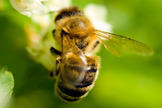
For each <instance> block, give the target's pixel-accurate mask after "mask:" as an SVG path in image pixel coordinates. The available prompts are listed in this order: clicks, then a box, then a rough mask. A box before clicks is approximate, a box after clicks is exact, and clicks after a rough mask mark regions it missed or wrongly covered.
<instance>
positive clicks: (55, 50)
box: [50, 47, 62, 55]
mask: <svg viewBox="0 0 162 108" xmlns="http://www.w3.org/2000/svg"><path fill="white" fill-rule="evenodd" d="M50 51H51V53H52V54H54V55H61V54H62V52H61V51H59V50H57V49H55V48H54V47H51V48H50Z"/></svg>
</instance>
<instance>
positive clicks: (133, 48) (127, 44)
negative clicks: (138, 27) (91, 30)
mask: <svg viewBox="0 0 162 108" xmlns="http://www.w3.org/2000/svg"><path fill="white" fill-rule="evenodd" d="M95 34H96V35H97V37H98V38H99V39H100V41H101V42H102V43H103V44H104V46H105V48H106V49H107V50H109V51H110V52H111V53H112V54H114V55H116V56H120V55H122V54H129V53H131V54H138V55H142V56H146V55H152V54H153V50H152V49H151V48H150V47H148V46H147V45H145V44H143V43H141V42H138V41H136V40H133V39H130V38H127V37H124V36H120V35H115V34H111V33H108V32H103V31H99V30H96V31H95Z"/></svg>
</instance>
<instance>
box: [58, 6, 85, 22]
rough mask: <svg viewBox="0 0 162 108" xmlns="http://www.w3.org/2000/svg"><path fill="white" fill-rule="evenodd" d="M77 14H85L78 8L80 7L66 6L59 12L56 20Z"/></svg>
mask: <svg viewBox="0 0 162 108" xmlns="http://www.w3.org/2000/svg"><path fill="white" fill-rule="evenodd" d="M75 15H83V12H82V11H81V10H80V9H79V8H78V7H75V6H73V7H69V8H64V9H62V10H61V11H59V12H58V14H57V15H56V17H55V22H57V21H59V20H61V19H64V18H66V17H71V16H75Z"/></svg>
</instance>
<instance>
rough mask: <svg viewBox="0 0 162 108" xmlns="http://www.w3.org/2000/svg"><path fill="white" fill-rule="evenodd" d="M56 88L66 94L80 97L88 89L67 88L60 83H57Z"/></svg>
mask: <svg viewBox="0 0 162 108" xmlns="http://www.w3.org/2000/svg"><path fill="white" fill-rule="evenodd" d="M58 89H59V90H60V91H61V92H62V93H64V94H66V95H68V96H71V97H81V96H83V95H85V94H86V93H87V92H88V91H85V90H81V89H76V90H73V89H69V88H66V87H64V86H62V85H61V84H58Z"/></svg>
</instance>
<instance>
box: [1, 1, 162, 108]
mask: <svg viewBox="0 0 162 108" xmlns="http://www.w3.org/2000/svg"><path fill="white" fill-rule="evenodd" d="M2 3H3V4H2ZM72 3H73V5H77V6H79V7H81V8H84V7H85V6H86V5H88V4H90V3H94V4H101V5H104V6H105V7H106V8H107V10H108V17H107V21H108V22H109V23H110V24H111V25H112V27H113V32H114V33H116V34H120V35H125V36H128V37H131V38H133V39H136V40H138V41H141V42H143V43H145V44H147V45H149V46H151V47H152V48H153V49H154V52H155V53H154V55H153V56H149V57H141V56H136V55H128V56H123V57H115V56H113V55H111V54H110V53H108V52H107V51H106V50H105V49H104V48H103V47H102V48H101V50H100V52H99V53H98V55H100V56H101V58H102V59H101V68H100V73H99V77H98V79H97V81H96V84H95V87H94V88H93V90H92V91H91V92H90V93H89V95H88V96H87V97H86V98H84V99H83V100H82V101H81V102H79V103H76V104H64V103H62V102H61V101H60V100H58V99H57V98H56V96H55V95H54V87H53V86H54V83H55V81H53V80H51V79H49V78H48V76H47V72H46V69H45V68H44V67H43V66H42V65H40V64H37V63H35V62H34V61H33V60H32V59H31V58H30V57H29V55H28V53H27V51H26V45H27V42H26V36H25V32H24V24H25V22H27V21H30V19H29V18H28V17H26V16H23V15H22V14H20V13H18V12H17V11H16V10H14V9H13V8H12V7H11V5H10V3H9V1H8V0H1V1H0V67H2V66H6V67H8V70H10V71H11V72H12V73H13V75H14V79H15V88H14V93H13V97H12V99H11V102H10V103H11V105H10V108H64V107H66V108H73V107H77V108H83V107H84V108H90V107H93V108H98V107H100V108H162V42H161V41H162V0H72ZM96 14H97V13H96Z"/></svg>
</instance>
